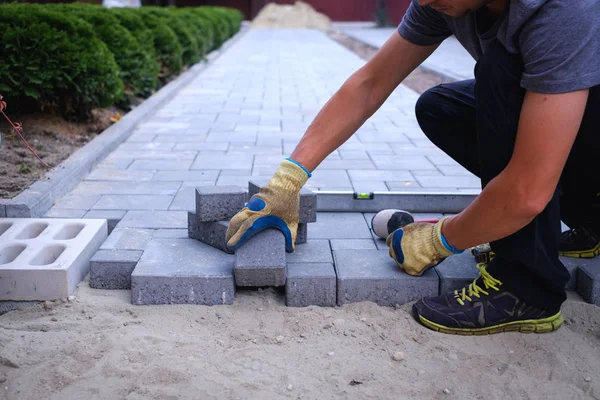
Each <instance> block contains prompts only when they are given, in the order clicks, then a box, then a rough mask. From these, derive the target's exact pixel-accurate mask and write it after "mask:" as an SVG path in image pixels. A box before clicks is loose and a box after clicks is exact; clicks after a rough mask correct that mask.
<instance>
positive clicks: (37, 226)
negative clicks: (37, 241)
mask: <svg viewBox="0 0 600 400" xmlns="http://www.w3.org/2000/svg"><path fill="white" fill-rule="evenodd" d="M47 227H48V224H47V223H45V222H37V223H34V224H30V225H27V226H26V227H25V229H23V230H22V231H21V232H20V233H19V234H18V235H17V237H16V238H17V239H33V238H36V237H38V236H40V234H41V233H42V232H44V229H46V228H47Z"/></svg>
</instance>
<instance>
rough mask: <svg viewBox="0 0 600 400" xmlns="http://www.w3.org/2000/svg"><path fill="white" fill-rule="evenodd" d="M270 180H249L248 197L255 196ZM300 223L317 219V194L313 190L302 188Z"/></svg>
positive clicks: (299, 212) (299, 211)
mask: <svg viewBox="0 0 600 400" xmlns="http://www.w3.org/2000/svg"><path fill="white" fill-rule="evenodd" d="M267 182H268V180H264V179H263V180H258V179H254V180H251V181H249V182H248V198H250V197H252V196H254V195H255V194H256V193H258V192H259V191H260V189H261V188H262V187H263V186H264V185H266V184H267ZM298 220H299V221H300V223H307V222H316V221H317V194H316V193H315V192H313V191H312V190H309V189H306V188H302V189H301V190H300V205H299V210H298Z"/></svg>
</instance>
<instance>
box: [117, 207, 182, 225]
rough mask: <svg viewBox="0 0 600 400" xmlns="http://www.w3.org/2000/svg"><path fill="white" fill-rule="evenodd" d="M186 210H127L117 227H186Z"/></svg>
mask: <svg viewBox="0 0 600 400" xmlns="http://www.w3.org/2000/svg"><path fill="white" fill-rule="evenodd" d="M186 227H187V215H186V211H127V213H126V214H125V216H124V217H123V219H121V221H119V223H118V224H117V228H151V229H160V228H186Z"/></svg>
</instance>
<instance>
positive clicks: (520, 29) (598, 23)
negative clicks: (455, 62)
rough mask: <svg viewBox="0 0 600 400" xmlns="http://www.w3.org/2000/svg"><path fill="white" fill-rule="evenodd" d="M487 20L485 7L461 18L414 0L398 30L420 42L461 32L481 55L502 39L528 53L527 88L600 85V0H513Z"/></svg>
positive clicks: (562, 90)
mask: <svg viewBox="0 0 600 400" xmlns="http://www.w3.org/2000/svg"><path fill="white" fill-rule="evenodd" d="M481 21H482V18H481V13H480V12H479V11H478V12H474V13H473V12H471V13H469V14H467V15H465V16H463V17H458V18H455V17H450V16H448V15H446V14H444V13H442V12H440V11H437V10H434V9H433V8H431V7H429V6H420V5H419V3H418V1H417V0H413V2H412V3H411V5H410V7H409V9H408V11H407V12H406V15H405V16H404V18H403V19H402V22H400V25H399V26H398V32H399V33H400V35H401V36H402V37H404V38H405V39H406V40H408V41H410V42H412V43H414V44H417V45H432V44H437V43H440V42H442V41H443V40H444V39H445V38H447V37H448V36H450V35H455V36H456V38H457V39H458V41H459V42H460V43H461V44H462V45H463V46H464V47H465V49H466V50H467V51H468V52H469V53H470V54H471V55H472V56H473V58H475V60H478V59H479V57H480V56H481V55H482V54H484V53H485V51H486V48H487V47H488V45H489V44H490V43H492V42H493V41H494V40H496V39H497V40H498V41H499V42H500V43H501V44H502V45H503V46H504V47H505V48H506V50H507V51H508V52H510V53H513V54H520V55H521V56H522V57H523V64H524V73H523V76H522V78H521V86H522V87H523V88H525V89H527V90H532V91H536V92H541V93H565V92H571V91H575V90H581V89H587V88H590V87H593V86H596V85H600V0H511V1H510V6H509V7H508V8H507V9H506V10H505V12H504V13H503V14H502V15H501V16H500V17H498V18H497V19H496V20H495V22H494V23H493V24H492V25H491V26H485V27H482V25H481Z"/></svg>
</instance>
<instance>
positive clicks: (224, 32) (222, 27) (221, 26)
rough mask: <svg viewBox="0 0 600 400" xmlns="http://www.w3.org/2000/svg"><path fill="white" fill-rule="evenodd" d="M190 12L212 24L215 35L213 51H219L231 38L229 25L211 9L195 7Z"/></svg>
mask: <svg viewBox="0 0 600 400" xmlns="http://www.w3.org/2000/svg"><path fill="white" fill-rule="evenodd" d="M190 11H191V12H193V13H194V14H195V15H196V16H197V17H198V18H201V19H202V20H204V21H206V22H208V23H210V24H211V26H212V31H213V33H214V39H213V45H212V48H211V49H210V50H211V51H212V50H215V49H218V48H219V47H220V46H221V45H222V44H223V43H224V42H225V40H227V39H228V38H229V23H228V22H227V20H225V19H223V18H220V17H219V15H217V14H216V13H215V12H214V11H212V10H211V7H206V6H204V7H194V8H190Z"/></svg>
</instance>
